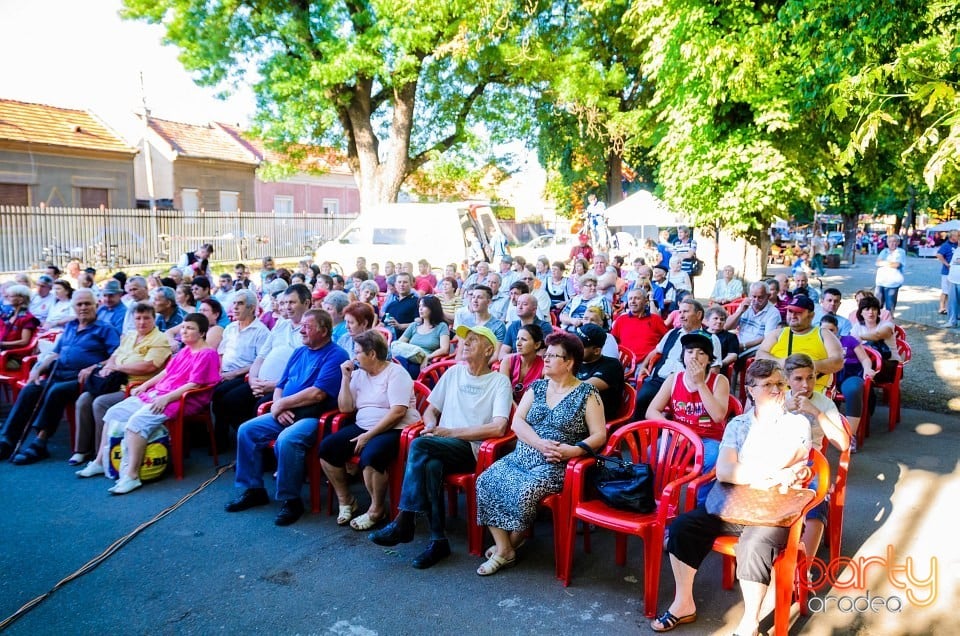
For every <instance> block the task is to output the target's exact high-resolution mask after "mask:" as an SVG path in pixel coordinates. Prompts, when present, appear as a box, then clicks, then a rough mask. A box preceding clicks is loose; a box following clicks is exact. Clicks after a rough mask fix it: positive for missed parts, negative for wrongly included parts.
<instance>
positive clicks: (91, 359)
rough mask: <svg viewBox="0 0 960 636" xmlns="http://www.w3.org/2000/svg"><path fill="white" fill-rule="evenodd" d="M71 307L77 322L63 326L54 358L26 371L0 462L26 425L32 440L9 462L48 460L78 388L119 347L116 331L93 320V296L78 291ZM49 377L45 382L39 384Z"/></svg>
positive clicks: (0, 446) (2, 438)
mask: <svg viewBox="0 0 960 636" xmlns="http://www.w3.org/2000/svg"><path fill="white" fill-rule="evenodd" d="M72 302H73V310H74V312H75V313H76V316H77V318H76V319H75V320H71V321H70V322H68V323H67V325H66V327H65V328H64V330H63V334H62V335H61V336H60V338H59V339H58V340H57V344H56V346H55V347H54V348H53V353H52V354H51V355H50V356H49V357H48V358H47V359H46V360H44V361H43V362H41V363H40V364H38V365H37V366H35V367H34V368H33V370H32V371H31V372H30V378H29V380H28V381H27V385H26V386H25V387H24V388H23V390H22V391H21V392H20V395H19V396H17V401H16V402H14V404H13V408H12V409H11V410H10V415H8V416H7V421H6V423H5V424H4V426H3V429H2V431H0V460H2V459H6V458H8V457H10V455H11V454H12V453H13V450H14V447H15V446H16V444H17V441H18V440H19V439H20V437H21V435H22V434H23V432H24V429H25V428H26V427H27V426H29V425H30V424H31V422H32V423H33V427H34V428H35V429H36V435H35V436H34V438H33V440H31V441H30V443H29V444H27V445H26V446H25V447H23V448H21V449H20V452H19V453H18V454H17V455H16V456H15V457H14V458H13V463H14V464H32V463H34V462H37V461H40V460H41V459H46V458H47V457H50V451H48V450H47V440H48V439H49V438H50V437H51V436H52V435H53V434H54V433H55V432H56V430H57V426H58V425H59V424H60V419H61V417H62V416H63V409H64V407H66V405H67V404H69V403H70V402H73V401H75V400H76V399H77V397H78V396H79V395H80V385H81V384H82V383H83V382H85V381H86V379H87V378H88V377H89V376H90V374H91V373H92V372H93V371H94V370H96V369H98V367H97V365H102V363H104V362H106V361H107V360H108V359H109V358H110V355H111V354H113V351H114V349H116V348H117V346H118V345H119V344H120V334H119V333H117V330H116V329H114V328H113V327H112V326H111V325H109V324H107V323H105V322H103V321H102V320H97V299H96V297H95V296H94V294H93V292H92V291H90V290H89V289H78V290H77V291H75V292H74V293H73V299H72ZM48 373H49V374H50V375H49V377H48V378H46V379H41V376H43V375H45V374H48ZM47 385H49V387H48V386H47ZM45 390H46V394H45V395H44V391H45ZM41 397H42V398H44V400H43V403H42V404H40V399H41ZM38 404H39V408H37V406H38ZM34 415H36V416H35V417H34Z"/></svg>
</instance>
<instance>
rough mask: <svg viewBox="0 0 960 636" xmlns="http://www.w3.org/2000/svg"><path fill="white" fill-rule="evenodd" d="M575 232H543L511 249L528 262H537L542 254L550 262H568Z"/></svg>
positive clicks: (515, 254)
mask: <svg viewBox="0 0 960 636" xmlns="http://www.w3.org/2000/svg"><path fill="white" fill-rule="evenodd" d="M575 239H576V235H575V234H541V235H539V236H537V237H536V238H534V239H533V240H530V241H527V242H526V243H524V244H523V245H521V246H519V247H515V248H513V249H511V250H510V252H511V253H512V254H513V255H514V256H522V257H523V258H525V259H526V260H527V262H528V263H533V262H535V261H536V260H537V259H538V258H540V256H541V255H542V256H546V257H547V258H548V259H550V262H551V263H552V262H554V261H563V262H566V261H567V258H568V257H569V256H570V248H571V247H573V245H574V240H575Z"/></svg>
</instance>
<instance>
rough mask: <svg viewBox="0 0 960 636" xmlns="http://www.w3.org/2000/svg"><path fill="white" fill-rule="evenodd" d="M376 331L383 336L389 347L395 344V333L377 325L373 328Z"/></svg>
mask: <svg viewBox="0 0 960 636" xmlns="http://www.w3.org/2000/svg"><path fill="white" fill-rule="evenodd" d="M373 330H374V331H376V332H377V333H379V334H380V335H381V336H383V339H384V340H386V341H387V346H390V343H391V342H393V332H392V331H390V330H389V329H387V328H386V327H384V326H383V325H377V326H376V327H374V328H373Z"/></svg>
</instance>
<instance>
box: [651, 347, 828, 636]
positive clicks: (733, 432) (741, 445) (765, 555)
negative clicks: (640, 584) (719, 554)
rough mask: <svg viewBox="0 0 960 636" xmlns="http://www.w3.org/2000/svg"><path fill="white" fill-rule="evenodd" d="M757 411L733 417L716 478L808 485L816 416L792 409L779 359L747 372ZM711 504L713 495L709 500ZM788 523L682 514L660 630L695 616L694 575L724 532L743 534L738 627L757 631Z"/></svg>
mask: <svg viewBox="0 0 960 636" xmlns="http://www.w3.org/2000/svg"><path fill="white" fill-rule="evenodd" d="M745 381H746V385H747V392H748V393H749V394H750V397H751V398H752V399H753V403H754V404H755V406H754V408H753V410H751V411H748V412H747V413H744V414H743V415H740V416H737V417H735V418H733V419H731V420H730V422H729V423H728V424H727V427H726V429H725V430H724V433H723V441H721V442H720V454H719V457H718V459H717V481H718V482H724V483H727V484H744V485H750V486H752V487H754V488H760V489H763V490H768V489H772V488H777V487H780V488H783V487H791V486H794V485H798V484H800V483H802V477H803V475H804V473H805V472H806V471H807V458H808V456H809V453H810V448H811V440H810V422H809V420H808V419H807V418H806V417H804V416H803V415H799V414H792V413H788V412H787V411H786V408H785V405H784V399H785V397H786V381H785V377H784V375H783V371H782V370H781V369H780V366H779V365H778V364H777V362H775V361H773V360H757V361H756V362H754V363H753V364H752V365H751V366H750V368H749V369H748V370H747V373H746V379H745ZM708 502H709V500H708ZM788 533H789V528H782V527H774V526H759V525H751V526H746V525H740V524H735V523H731V522H728V521H724V520H723V519H721V518H720V517H719V516H716V515H713V514H710V513H709V512H707V507H706V505H700V506H698V507H697V508H695V509H694V510H692V511H690V512H687V513H685V514H682V515H680V516H679V517H678V518H677V519H676V520H675V521H674V522H673V523H672V524H671V525H670V538H669V539H668V540H667V551H668V552H669V553H670V567H671V569H672V570H673V578H674V583H675V592H674V598H673V602H672V603H671V604H670V607H668V608H667V610H666V611H664V612H663V613H662V614H660V616H658V617H657V618H656V619H655V620H654V621H652V622H651V623H650V628H651V629H652V630H653V631H655V632H668V631H670V630H672V629H674V628H676V627H677V626H678V625H682V624H684V623H692V622H694V621H696V620H697V608H696V603H695V601H694V598H693V581H694V578H695V577H696V575H697V571H698V569H699V568H700V564H701V563H702V562H703V560H704V559H705V558H706V556H707V555H708V554H709V553H710V551H711V549H712V546H713V542H714V540H715V539H716V538H717V537H719V536H721V535H737V536H739V537H740V542H739V544H738V546H737V578H738V579H739V580H740V589H741V592H742V593H743V603H744V611H743V617H742V618H741V619H740V624H739V625H738V626H737V629H736V630H735V632H736V633H737V634H740V635H741V636H752V635H753V634H756V633H757V627H758V625H759V622H760V604H761V602H762V601H763V597H764V595H765V594H766V592H767V587H768V586H769V585H770V574H771V572H772V570H773V560H774V558H775V557H776V556H777V554H779V552H780V550H781V549H782V548H783V547H784V545H786V540H787V535H788Z"/></svg>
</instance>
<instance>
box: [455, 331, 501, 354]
mask: <svg viewBox="0 0 960 636" xmlns="http://www.w3.org/2000/svg"><path fill="white" fill-rule="evenodd" d="M469 333H475V334H477V335H478V336H483V337H484V338H486V339H487V340H489V341H490V344H492V345H493V347H494V349H496V347H497V345H498V344H499V341H498V340H497V337H496V336H495V335H494V333H493V332H492V331H490V329H488V328H487V327H483V326H480V327H468V326H466V325H460V326H459V327H457V337H458V338H460V339H461V340H463V339H465V338H466V337H467V334H469Z"/></svg>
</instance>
